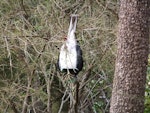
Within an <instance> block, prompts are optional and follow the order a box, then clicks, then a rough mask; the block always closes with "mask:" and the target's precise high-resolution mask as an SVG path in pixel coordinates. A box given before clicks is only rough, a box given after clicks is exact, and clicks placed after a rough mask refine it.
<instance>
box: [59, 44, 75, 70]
mask: <svg viewBox="0 0 150 113" xmlns="http://www.w3.org/2000/svg"><path fill="white" fill-rule="evenodd" d="M66 46H67V44H66ZM76 63H77V52H76V46H75V45H72V46H67V49H66V48H65V45H63V46H62V47H61V51H60V56H59V66H60V70H61V71H62V70H63V69H76V68H77V67H76V66H77V64H76Z"/></svg>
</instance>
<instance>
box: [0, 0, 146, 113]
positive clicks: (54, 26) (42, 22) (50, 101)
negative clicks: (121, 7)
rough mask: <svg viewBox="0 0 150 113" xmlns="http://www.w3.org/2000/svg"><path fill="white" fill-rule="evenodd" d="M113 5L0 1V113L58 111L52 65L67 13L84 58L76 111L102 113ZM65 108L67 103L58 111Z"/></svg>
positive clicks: (76, 0) (107, 91) (111, 53)
mask: <svg viewBox="0 0 150 113" xmlns="http://www.w3.org/2000/svg"><path fill="white" fill-rule="evenodd" d="M117 7H118V4H117V1H116V0H111V1H110V0H95V1H92V0H83V1H80V0H54V1H52V0H1V1H0V19H1V21H0V26H1V28H0V36H1V39H0V45H1V46H0V112H9V113H13V112H15V113H20V112H22V111H23V110H26V109H27V111H28V112H30V111H34V110H36V109H42V110H43V112H46V111H47V112H50V110H51V111H53V113H57V112H58V110H59V109H60V104H61V100H62V97H63V95H64V93H65V91H66V87H65V86H64V85H63V82H64V81H63V80H62V79H61V76H62V73H60V72H58V70H57V69H56V62H57V58H58V53H59V47H60V46H61V45H62V43H63V38H64V37H65V36H66V34H67V30H68V25H69V20H70V15H71V14H73V13H75V12H76V13H77V14H78V15H79V18H78V24H77V32H76V35H77V39H78V41H79V43H80V45H81V48H82V50H83V57H84V69H83V71H82V72H81V73H80V74H79V76H78V78H79V80H80V81H84V77H87V76H86V75H88V77H87V80H86V81H84V82H81V83H82V84H81V86H82V85H83V87H82V88H84V90H83V92H82V93H81V94H82V95H81V97H80V99H81V101H80V108H82V109H83V108H84V109H83V112H85V113H86V110H89V111H90V112H91V113H92V112H93V113H108V111H109V102H110V96H111V87H112V78H113V73H114V62H115V52H116V48H115V47H116V26H117V21H118V17H117ZM87 73H88V74H87ZM65 82H68V81H65ZM66 96H67V95H66ZM24 102H26V104H27V105H28V106H26V104H24ZM146 102H147V103H149V102H148V99H146ZM40 103H42V105H41V104H40ZM147 103H146V104H147ZM37 107H38V108H37ZM39 107H40V108H39ZM67 110H68V101H67V102H66V104H64V106H63V109H62V111H63V112H67ZM40 113H41V112H40Z"/></svg>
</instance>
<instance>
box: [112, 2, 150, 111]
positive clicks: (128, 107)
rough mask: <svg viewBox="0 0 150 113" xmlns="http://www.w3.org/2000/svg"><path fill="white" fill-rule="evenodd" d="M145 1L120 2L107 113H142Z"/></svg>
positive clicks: (146, 55) (146, 23)
mask: <svg viewBox="0 0 150 113" xmlns="http://www.w3.org/2000/svg"><path fill="white" fill-rule="evenodd" d="M148 2H149V0H120V10H119V28H118V29H119V31H118V40H117V43H118V48H117V59H116V66H115V75H114V81H113V91H112V99H111V107H110V113H143V112H144V93H145V81H146V70H147V59H148V44H149V28H148V18H149V7H150V4H149V3H148Z"/></svg>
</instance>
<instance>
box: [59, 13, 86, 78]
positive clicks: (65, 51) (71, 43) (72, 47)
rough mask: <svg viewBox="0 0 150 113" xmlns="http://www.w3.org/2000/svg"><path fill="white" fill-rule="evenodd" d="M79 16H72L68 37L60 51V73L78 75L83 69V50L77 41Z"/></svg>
mask: <svg viewBox="0 0 150 113" xmlns="http://www.w3.org/2000/svg"><path fill="white" fill-rule="evenodd" d="M76 25H77V15H71V20H70V25H69V30H68V36H67V37H66V38H65V42H64V44H63V45H62V47H61V49H60V54H59V59H58V67H59V69H60V71H63V72H69V73H70V74H72V75H75V76H76V75H77V74H78V73H79V72H80V71H81V70H82V67H83V58H82V50H81V48H80V46H79V44H78V43H77V41H76V37H75V31H76Z"/></svg>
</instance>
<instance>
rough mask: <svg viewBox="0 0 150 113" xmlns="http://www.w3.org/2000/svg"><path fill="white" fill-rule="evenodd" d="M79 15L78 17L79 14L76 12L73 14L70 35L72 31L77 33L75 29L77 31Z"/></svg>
mask: <svg viewBox="0 0 150 113" xmlns="http://www.w3.org/2000/svg"><path fill="white" fill-rule="evenodd" d="M77 17H78V15H75V14H73V15H71V20H70V25H69V30H68V36H69V35H70V33H71V32H73V33H75V31H76V26H77Z"/></svg>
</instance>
